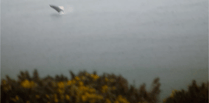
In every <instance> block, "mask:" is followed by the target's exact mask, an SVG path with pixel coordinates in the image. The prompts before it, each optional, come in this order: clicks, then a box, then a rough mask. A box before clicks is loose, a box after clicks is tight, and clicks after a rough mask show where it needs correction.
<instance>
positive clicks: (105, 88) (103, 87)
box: [102, 85, 108, 93]
mask: <svg viewBox="0 0 209 103" xmlns="http://www.w3.org/2000/svg"><path fill="white" fill-rule="evenodd" d="M107 90H108V86H107V85H104V86H102V92H103V93H106V92H107Z"/></svg>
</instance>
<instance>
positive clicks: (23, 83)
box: [21, 79, 35, 88]
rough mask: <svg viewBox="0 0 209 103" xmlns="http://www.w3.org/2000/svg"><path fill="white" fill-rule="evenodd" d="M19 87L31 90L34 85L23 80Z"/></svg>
mask: <svg viewBox="0 0 209 103" xmlns="http://www.w3.org/2000/svg"><path fill="white" fill-rule="evenodd" d="M21 85H22V86H23V87H24V88H32V87H34V86H35V83H34V82H33V81H28V80H27V79H26V80H24V81H23V82H22V83H21Z"/></svg>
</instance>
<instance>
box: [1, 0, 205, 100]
mask: <svg viewBox="0 0 209 103" xmlns="http://www.w3.org/2000/svg"><path fill="white" fill-rule="evenodd" d="M49 4H54V5H61V6H64V7H65V14H63V15H60V14H58V13H57V12H56V11H55V10H53V9H52V8H50V7H49ZM34 68H37V69H38V71H39V74H40V76H41V77H44V76H46V75H48V74H49V75H52V76H54V75H55V74H64V75H66V76H70V75H69V72H68V70H72V71H73V72H75V73H78V71H80V70H87V71H89V72H92V71H93V70H96V71H97V72H98V73H99V74H101V73H103V72H107V73H115V74H121V75H123V76H124V77H125V78H126V79H127V80H128V81H129V83H131V84H132V83H133V80H135V83H136V85H137V86H139V85H140V84H142V83H146V84H147V89H149V87H150V84H151V82H152V80H153V79H154V78H155V77H160V82H161V83H162V85H161V90H162V92H161V98H165V96H168V95H169V94H170V93H171V91H172V90H173V89H186V88H187V85H188V84H189V83H191V81H192V80H193V79H195V80H197V82H198V83H200V82H205V81H207V79H208V78H207V75H208V1H207V0H57V1H55V0H53V1H52V0H44V1H43V0H33V1H31V0H2V1H1V78H2V77H5V75H6V74H8V75H9V76H10V77H12V78H16V77H17V74H19V71H20V70H28V71H29V72H30V73H31V74H32V71H33V70H34Z"/></svg>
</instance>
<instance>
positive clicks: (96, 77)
mask: <svg viewBox="0 0 209 103" xmlns="http://www.w3.org/2000/svg"><path fill="white" fill-rule="evenodd" d="M91 77H92V78H93V80H97V79H98V78H99V76H98V75H94V74H91Z"/></svg>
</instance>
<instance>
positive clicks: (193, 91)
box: [163, 80, 208, 103]
mask: <svg viewBox="0 0 209 103" xmlns="http://www.w3.org/2000/svg"><path fill="white" fill-rule="evenodd" d="M163 103H208V83H202V85H201V86H198V85H197V84H196V81H195V80H193V81H192V84H191V85H189V87H188V90H187V91H185V90H181V91H177V90H173V92H172V93H171V95H170V97H168V98H166V99H165V100H164V102H163Z"/></svg>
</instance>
